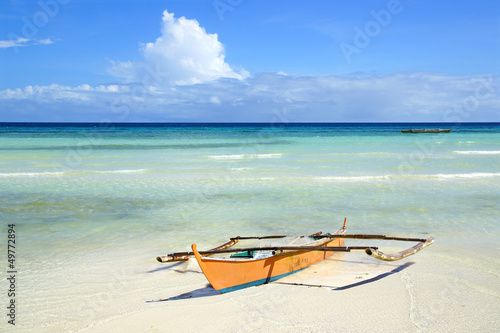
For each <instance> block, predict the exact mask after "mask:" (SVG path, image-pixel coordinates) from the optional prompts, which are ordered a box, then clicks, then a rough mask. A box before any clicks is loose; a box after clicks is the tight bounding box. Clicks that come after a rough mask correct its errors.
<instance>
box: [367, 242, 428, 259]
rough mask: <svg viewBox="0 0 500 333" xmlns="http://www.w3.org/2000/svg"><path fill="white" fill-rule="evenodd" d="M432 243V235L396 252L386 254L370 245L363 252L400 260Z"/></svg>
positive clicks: (373, 255) (376, 256)
mask: <svg viewBox="0 0 500 333" xmlns="http://www.w3.org/2000/svg"><path fill="white" fill-rule="evenodd" d="M432 243H434V237H429V238H427V239H425V240H423V241H421V242H420V243H418V244H417V245H415V246H413V247H410V248H409V249H406V250H404V251H401V252H397V253H388V254H386V253H383V252H381V251H379V250H377V249H375V248H371V247H370V248H367V249H365V252H366V254H368V255H369V256H372V257H374V258H377V259H379V260H384V261H396V260H401V259H403V258H406V257H408V256H411V255H413V254H415V253H417V252H419V251H421V250H423V249H424V248H426V247H427V246H429V245H431V244H432Z"/></svg>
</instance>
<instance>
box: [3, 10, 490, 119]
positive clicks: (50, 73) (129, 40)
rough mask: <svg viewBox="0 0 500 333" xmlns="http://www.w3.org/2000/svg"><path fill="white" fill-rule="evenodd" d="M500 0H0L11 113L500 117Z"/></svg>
mask: <svg viewBox="0 0 500 333" xmlns="http://www.w3.org/2000/svg"><path fill="white" fill-rule="evenodd" d="M499 17H500V9H499V5H498V4H497V1H482V2H474V3H473V2H469V1H456V2H451V1H441V2H433V1H427V0H408V1H398V0H386V1H378V0H377V1H331V0H330V1H313V2H305V1H293V0H288V1H260V0H252V1H250V0H208V1H204V0H197V1H189V0H177V1H166V0H163V1H153V0H151V1H148V0H142V1H138V0H136V1H132V0H131V1H118V0H106V1H83V0H41V1H22V0H8V1H4V2H2V4H1V5H0V21H1V25H0V61H1V64H0V121H96V122H99V121H165V122H170V121H173V122H176V121H181V122H185V121H196V122H198V121H213V122H223V121H258V122H269V121H274V120H273V119H281V120H282V121H330V122H337V121H408V122H413V121H500V113H499V111H498V110H499V107H500V98H499V93H498V92H499V89H500V85H499V76H498V74H499V69H500V66H499V63H500V60H499V59H500V50H499V48H500V47H499V45H500V28H499V26H500V23H499V21H500V18H499Z"/></svg>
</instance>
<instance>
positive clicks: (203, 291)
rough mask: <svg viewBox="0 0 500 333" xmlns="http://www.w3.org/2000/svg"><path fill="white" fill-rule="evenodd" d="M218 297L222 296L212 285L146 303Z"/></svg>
mask: <svg viewBox="0 0 500 333" xmlns="http://www.w3.org/2000/svg"><path fill="white" fill-rule="evenodd" d="M216 295H221V293H220V292H218V291H217V290H215V289H214V288H212V286H211V285H210V284H207V285H206V287H204V288H200V289H196V290H193V291H190V292H187V293H183V294H180V295H177V296H173V297H169V298H165V299H158V300H153V301H146V303H157V302H165V301H179V300H182V299H190V298H199V297H208V296H216Z"/></svg>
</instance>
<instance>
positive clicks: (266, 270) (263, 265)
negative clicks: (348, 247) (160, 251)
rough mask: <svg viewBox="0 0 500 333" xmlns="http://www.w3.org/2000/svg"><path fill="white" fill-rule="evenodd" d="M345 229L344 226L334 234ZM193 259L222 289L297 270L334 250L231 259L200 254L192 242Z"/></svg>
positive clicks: (335, 240)
mask: <svg viewBox="0 0 500 333" xmlns="http://www.w3.org/2000/svg"><path fill="white" fill-rule="evenodd" d="M343 233H345V229H341V230H339V231H338V232H337V233H336V234H343ZM314 245H315V246H343V245H344V239H340V238H333V239H325V240H324V241H321V242H318V243H316V244H314ZM191 247H192V249H193V252H194V254H195V257H196V260H197V261H198V264H199V265H200V268H201V270H202V271H203V273H204V274H205V277H206V278H207V280H208V282H210V284H211V285H212V287H214V289H216V290H218V291H219V292H221V293H227V292H230V291H235V290H239V289H243V288H247V287H251V286H257V285H260V284H264V283H268V282H271V281H274V280H277V279H280V278H282V277H284V276H287V275H289V274H292V273H295V272H297V271H300V270H302V269H304V268H306V267H308V266H310V265H313V264H315V263H317V262H319V261H321V260H323V259H325V258H327V257H329V256H331V255H332V254H333V253H334V252H333V251H310V250H300V251H292V252H285V253H282V254H276V255H274V256H271V257H268V258H263V259H248V260H230V259H216V258H205V257H203V258H202V257H201V256H200V254H199V253H198V251H197V249H196V244H193V245H192V246H191Z"/></svg>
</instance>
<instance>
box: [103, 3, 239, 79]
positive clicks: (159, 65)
mask: <svg viewBox="0 0 500 333" xmlns="http://www.w3.org/2000/svg"><path fill="white" fill-rule="evenodd" d="M141 52H142V55H143V57H144V61H142V62H131V61H125V62H113V63H112V67H111V68H110V69H109V70H108V72H109V73H110V74H112V75H114V76H116V77H119V78H122V79H124V80H125V82H127V83H131V82H139V83H147V84H149V85H155V86H167V85H189V84H196V83H204V82H209V81H213V80H216V79H219V78H232V79H238V80H241V79H244V78H246V77H248V73H247V72H246V71H244V70H242V71H240V72H236V71H235V70H233V69H232V68H231V67H230V66H229V64H227V63H226V62H225V55H224V46H223V45H222V44H221V42H219V40H218V36H217V34H209V33H207V32H206V31H205V29H204V28H202V27H200V25H199V23H198V21H196V20H191V19H186V18H185V17H181V18H178V19H177V18H175V17H174V14H173V13H169V12H168V11H164V12H163V19H162V25H161V36H160V37H158V38H157V39H156V41H155V42H150V43H146V44H144V45H143V46H142V48H141Z"/></svg>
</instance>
